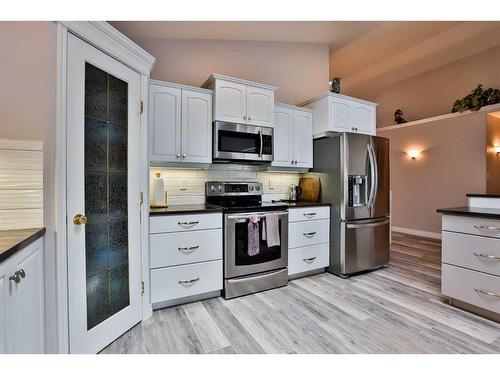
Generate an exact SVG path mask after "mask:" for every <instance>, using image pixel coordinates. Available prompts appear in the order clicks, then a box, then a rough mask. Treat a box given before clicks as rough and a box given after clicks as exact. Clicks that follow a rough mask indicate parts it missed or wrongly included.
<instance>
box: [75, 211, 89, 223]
mask: <svg viewBox="0 0 500 375" xmlns="http://www.w3.org/2000/svg"><path fill="white" fill-rule="evenodd" d="M86 222H87V216H85V215H82V214H76V215H75V216H73V224H75V225H82V224H85V223H86Z"/></svg>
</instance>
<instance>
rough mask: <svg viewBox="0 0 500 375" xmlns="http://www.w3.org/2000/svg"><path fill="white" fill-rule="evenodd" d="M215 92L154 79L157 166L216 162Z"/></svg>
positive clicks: (153, 155)
mask: <svg viewBox="0 0 500 375" xmlns="http://www.w3.org/2000/svg"><path fill="white" fill-rule="evenodd" d="M212 94H213V93H212V91H211V90H206V89H200V88H196V87H190V86H184V85H178V84H174V83H169V82H162V81H155V80H151V81H150V85H149V150H150V162H151V165H153V166H184V167H189V166H203V165H208V164H210V163H212Z"/></svg>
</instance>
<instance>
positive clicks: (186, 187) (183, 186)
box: [181, 180, 188, 191]
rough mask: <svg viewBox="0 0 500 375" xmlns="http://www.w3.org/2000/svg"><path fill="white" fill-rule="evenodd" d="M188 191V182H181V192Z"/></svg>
mask: <svg viewBox="0 0 500 375" xmlns="http://www.w3.org/2000/svg"><path fill="white" fill-rule="evenodd" d="M187 189H188V184H187V181H186V180H182V181H181V190H182V191H186V190H187Z"/></svg>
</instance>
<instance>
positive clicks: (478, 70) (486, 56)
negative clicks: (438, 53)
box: [369, 47, 500, 127]
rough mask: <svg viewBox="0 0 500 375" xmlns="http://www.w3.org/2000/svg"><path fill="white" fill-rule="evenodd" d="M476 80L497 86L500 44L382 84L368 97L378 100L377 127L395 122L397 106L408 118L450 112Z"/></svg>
mask: <svg viewBox="0 0 500 375" xmlns="http://www.w3.org/2000/svg"><path fill="white" fill-rule="evenodd" d="M478 83H482V84H484V85H485V86H486V87H495V88H500V47H496V48H493V49H490V50H488V51H485V52H482V53H479V54H476V55H473V56H470V57H468V58H465V59H462V60H459V61H456V62H453V63H451V64H448V65H445V66H442V67H440V68H437V69H434V70H431V71H429V72H426V73H423V74H420V75H417V76H415V77H412V78H409V79H406V80H404V81H400V82H398V83H396V84H393V85H390V86H387V87H384V88H382V89H380V90H379V91H378V92H377V94H376V95H375V96H374V97H372V98H369V99H371V100H373V101H375V102H377V103H379V106H378V107H377V126H378V127H382V126H387V125H391V124H394V112H395V111H396V109H397V108H401V109H402V110H403V113H404V114H405V117H406V119H407V120H408V121H412V120H419V119H422V118H427V117H431V116H436V115H442V114H445V113H449V112H450V111H451V108H452V106H453V103H454V102H455V100H456V99H461V98H462V97H464V96H465V95H467V94H469V93H470V91H471V90H473V89H474V88H475V87H476V86H477V84H478Z"/></svg>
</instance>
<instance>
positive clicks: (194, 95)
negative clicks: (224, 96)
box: [181, 90, 212, 163]
mask: <svg viewBox="0 0 500 375" xmlns="http://www.w3.org/2000/svg"><path fill="white" fill-rule="evenodd" d="M181 123H182V126H181V128H182V132H181V134H182V136H181V138H182V147H181V149H182V155H181V157H182V158H183V160H184V161H187V162H191V163H211V162H212V126H211V124H212V94H211V93H208V94H207V93H203V92H198V91H191V90H182V120H181Z"/></svg>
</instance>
